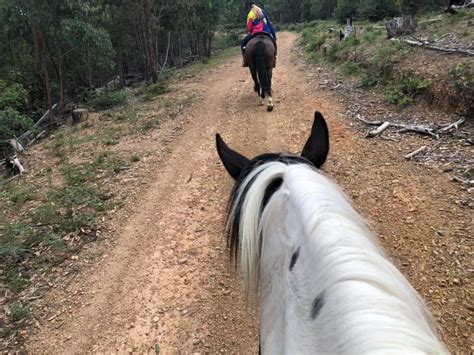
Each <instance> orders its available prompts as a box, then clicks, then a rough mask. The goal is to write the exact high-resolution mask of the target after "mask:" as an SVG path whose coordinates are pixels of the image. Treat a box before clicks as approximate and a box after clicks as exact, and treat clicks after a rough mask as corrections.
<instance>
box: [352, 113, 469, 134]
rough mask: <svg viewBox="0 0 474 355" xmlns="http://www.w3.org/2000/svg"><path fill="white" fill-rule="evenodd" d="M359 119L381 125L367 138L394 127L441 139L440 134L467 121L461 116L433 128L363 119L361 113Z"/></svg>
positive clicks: (370, 132)
mask: <svg viewBox="0 0 474 355" xmlns="http://www.w3.org/2000/svg"><path fill="white" fill-rule="evenodd" d="M357 119H358V120H359V121H361V122H363V123H365V124H367V125H371V126H379V127H377V128H375V129H372V130H370V131H368V132H367V134H366V135H365V137H366V138H371V137H376V136H378V135H380V134H381V133H382V132H383V131H385V130H386V129H387V128H389V127H394V128H398V131H395V132H396V133H405V132H415V133H420V134H424V135H428V136H432V137H434V138H435V139H439V137H440V134H447V133H448V131H449V130H450V129H452V128H456V129H458V128H459V126H460V125H461V124H463V123H464V122H465V120H466V119H465V118H464V117H463V118H461V119H459V120H458V121H456V122H454V123H451V124H448V125H445V126H442V128H438V129H437V128H433V127H423V126H415V125H410V124H403V123H393V122H389V121H385V122H382V121H367V120H365V119H363V118H362V117H361V116H360V115H357Z"/></svg>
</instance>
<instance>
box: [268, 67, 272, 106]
mask: <svg viewBox="0 0 474 355" xmlns="http://www.w3.org/2000/svg"><path fill="white" fill-rule="evenodd" d="M268 76H269V77H270V93H268V105H267V111H268V112H272V111H273V98H272V94H271V88H272V76H273V71H272V70H271V69H270V70H269V73H268Z"/></svg>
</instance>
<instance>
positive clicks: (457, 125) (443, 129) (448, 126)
mask: <svg viewBox="0 0 474 355" xmlns="http://www.w3.org/2000/svg"><path fill="white" fill-rule="evenodd" d="M464 122H466V118H465V117H461V118H460V119H459V120H458V121H456V122H454V123H451V124H448V125H445V126H443V128H441V131H442V132H447V131H449V130H450V129H451V128H453V127H454V128H456V129H458V128H459V126H460V125H462V124H463V123H464Z"/></svg>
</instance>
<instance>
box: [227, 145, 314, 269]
mask: <svg viewBox="0 0 474 355" xmlns="http://www.w3.org/2000/svg"><path fill="white" fill-rule="evenodd" d="M272 162H279V163H283V164H285V165H290V164H307V165H312V164H311V162H310V161H309V160H307V159H305V158H302V157H299V156H294V155H289V154H262V155H259V156H257V157H255V158H254V159H252V160H251V161H250V164H249V165H247V166H246V167H245V168H244V169H243V170H242V172H241V174H240V176H239V177H238V179H237V180H236V182H235V184H234V187H233V189H232V192H231V195H230V198H229V203H228V207H227V211H228V215H227V223H226V225H227V233H228V245H229V246H230V253H231V256H232V258H233V259H234V260H236V258H237V256H238V250H239V244H240V237H239V234H240V223H241V217H242V208H243V204H244V201H245V200H246V198H247V196H248V193H249V190H250V188H251V187H252V186H253V183H254V182H255V180H256V179H257V178H258V176H259V175H260V173H261V172H262V171H264V170H265V165H266V164H268V163H272ZM252 172H253V174H252ZM282 182H283V180H282V179H281V178H278V177H276V178H275V179H274V180H272V181H270V182H269V184H268V186H267V187H266V190H265V193H264V196H263V199H262V201H261V205H260V208H259V210H260V212H262V211H263V209H264V207H265V206H266V204H267V203H268V201H269V200H270V198H271V196H272V195H273V194H274V193H275V192H276V191H277V190H278V188H279V187H280V186H281V184H282Z"/></svg>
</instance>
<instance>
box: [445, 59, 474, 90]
mask: <svg viewBox="0 0 474 355" xmlns="http://www.w3.org/2000/svg"><path fill="white" fill-rule="evenodd" d="M451 75H452V77H453V79H454V87H455V88H456V90H457V91H458V92H460V93H462V94H466V95H471V97H474V70H473V69H472V68H471V67H470V66H469V65H467V64H466V63H462V64H457V65H456V66H455V67H454V68H453V70H452V71H451Z"/></svg>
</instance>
